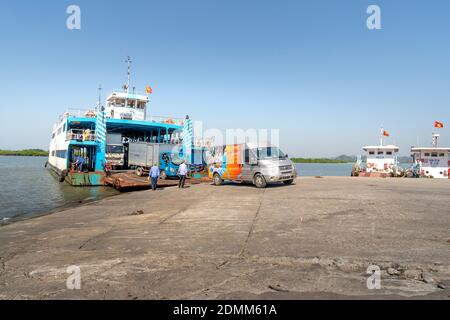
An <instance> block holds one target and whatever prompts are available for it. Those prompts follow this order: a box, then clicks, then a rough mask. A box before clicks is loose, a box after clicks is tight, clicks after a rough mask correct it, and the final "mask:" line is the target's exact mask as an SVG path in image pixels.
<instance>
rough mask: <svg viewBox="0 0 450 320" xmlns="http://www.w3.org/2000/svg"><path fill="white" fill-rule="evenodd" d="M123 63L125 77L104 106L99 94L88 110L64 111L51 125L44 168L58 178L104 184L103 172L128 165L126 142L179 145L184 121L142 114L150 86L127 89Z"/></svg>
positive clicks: (128, 86)
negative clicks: (138, 90) (45, 166)
mask: <svg viewBox="0 0 450 320" xmlns="http://www.w3.org/2000/svg"><path fill="white" fill-rule="evenodd" d="M127 62H128V81H127V83H126V84H125V85H124V86H123V90H120V91H113V92H112V93H111V94H110V95H109V96H108V97H107V99H106V104H105V105H104V106H102V104H101V97H100V94H99V102H98V104H97V107H96V108H94V109H93V110H73V109H69V110H67V112H66V113H64V114H63V115H62V116H60V117H59V119H58V121H57V122H56V124H55V125H54V127H53V131H52V138H51V141H50V147H49V158H48V166H49V168H51V169H52V170H53V171H55V172H56V173H57V174H58V175H59V177H60V180H61V181H64V180H65V181H67V182H68V183H70V184H71V185H74V186H99V185H104V184H105V177H106V172H107V171H109V170H127V169H129V166H128V164H127V146H128V144H129V143H132V142H149V143H162V144H180V143H181V141H182V131H183V124H184V123H183V122H184V120H182V119H175V118H169V117H154V116H149V115H148V114H147V106H148V103H149V101H150V99H149V95H150V94H151V91H152V90H151V88H150V87H147V89H146V93H145V94H139V93H136V92H135V90H134V89H133V90H131V91H130V67H131V60H130V58H128V61H127ZM99 92H101V88H99ZM80 159H82V160H81V162H82V166H80V165H79V162H80V161H79V160H80ZM77 160H78V162H77Z"/></svg>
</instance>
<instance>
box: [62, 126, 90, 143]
mask: <svg viewBox="0 0 450 320" xmlns="http://www.w3.org/2000/svg"><path fill="white" fill-rule="evenodd" d="M66 140H67V141H72V140H75V141H78V142H84V141H95V140H97V135H96V133H95V131H92V130H83V129H71V130H68V131H67V137H66Z"/></svg>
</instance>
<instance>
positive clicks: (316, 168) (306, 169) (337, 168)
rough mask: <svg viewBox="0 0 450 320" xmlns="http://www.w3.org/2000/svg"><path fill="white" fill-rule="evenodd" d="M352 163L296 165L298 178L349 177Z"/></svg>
mask: <svg viewBox="0 0 450 320" xmlns="http://www.w3.org/2000/svg"><path fill="white" fill-rule="evenodd" d="M352 166H353V163H297V164H296V167H297V172H298V174H299V175H300V177H315V176H322V177H350V174H351V173H352Z"/></svg>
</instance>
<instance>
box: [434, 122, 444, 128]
mask: <svg viewBox="0 0 450 320" xmlns="http://www.w3.org/2000/svg"><path fill="white" fill-rule="evenodd" d="M434 127H435V128H439V129H442V128H444V124H443V123H442V122H439V121H435V122H434Z"/></svg>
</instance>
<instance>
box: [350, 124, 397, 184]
mask: <svg viewBox="0 0 450 320" xmlns="http://www.w3.org/2000/svg"><path fill="white" fill-rule="evenodd" d="M388 136H389V133H388V132H386V131H385V130H384V129H381V137H380V145H378V146H365V147H363V150H364V152H365V155H364V157H365V158H366V160H365V162H363V161H362V157H361V156H360V157H359V158H358V160H357V163H356V164H355V165H354V166H353V170H352V176H361V177H372V176H373V177H387V176H399V175H402V169H400V168H399V167H398V152H399V151H400V148H399V147H397V146H395V145H384V143H383V138H384V137H388Z"/></svg>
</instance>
